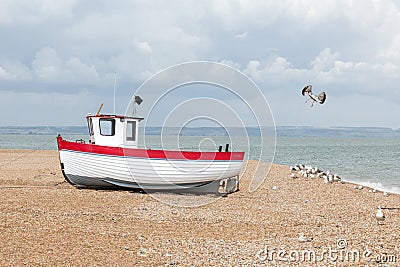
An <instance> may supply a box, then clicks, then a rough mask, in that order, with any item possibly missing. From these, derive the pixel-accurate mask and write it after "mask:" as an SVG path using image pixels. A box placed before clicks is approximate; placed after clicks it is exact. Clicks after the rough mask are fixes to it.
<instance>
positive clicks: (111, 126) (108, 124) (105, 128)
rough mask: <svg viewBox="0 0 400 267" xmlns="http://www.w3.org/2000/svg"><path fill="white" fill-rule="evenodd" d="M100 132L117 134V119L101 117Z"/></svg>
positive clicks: (111, 134)
mask: <svg viewBox="0 0 400 267" xmlns="http://www.w3.org/2000/svg"><path fill="white" fill-rule="evenodd" d="M99 123H100V134H101V135H105V136H113V135H115V119H100V121H99Z"/></svg>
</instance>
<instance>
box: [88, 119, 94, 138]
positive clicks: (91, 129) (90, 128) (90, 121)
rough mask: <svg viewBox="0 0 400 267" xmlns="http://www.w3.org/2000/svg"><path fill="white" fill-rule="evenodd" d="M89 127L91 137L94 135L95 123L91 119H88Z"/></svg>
mask: <svg viewBox="0 0 400 267" xmlns="http://www.w3.org/2000/svg"><path fill="white" fill-rule="evenodd" d="M88 127H89V135H90V136H92V135H93V134H94V133H93V123H92V119H91V118H88Z"/></svg>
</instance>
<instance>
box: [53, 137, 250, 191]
mask: <svg viewBox="0 0 400 267" xmlns="http://www.w3.org/2000/svg"><path fill="white" fill-rule="evenodd" d="M57 141H58V149H59V155H60V162H61V166H62V170H63V173H64V176H65V178H66V179H67V180H68V181H69V182H70V183H71V184H73V185H75V186H78V187H125V188H140V189H144V190H186V189H190V188H197V187H202V186H206V185H208V184H210V183H213V184H214V185H217V186H219V183H220V181H224V180H229V179H230V178H232V177H236V178H235V179H238V176H239V173H240V170H241V168H242V163H243V158H244V152H191V151H165V150H146V149H134V148H121V147H108V146H99V145H93V144H83V143H76V142H69V141H65V140H63V139H62V138H61V137H58V139H57ZM237 181H238V180H237Z"/></svg>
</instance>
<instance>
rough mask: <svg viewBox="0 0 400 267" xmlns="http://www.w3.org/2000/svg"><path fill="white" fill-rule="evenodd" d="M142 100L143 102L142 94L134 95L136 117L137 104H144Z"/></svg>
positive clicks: (134, 113) (134, 114)
mask: <svg viewBox="0 0 400 267" xmlns="http://www.w3.org/2000/svg"><path fill="white" fill-rule="evenodd" d="M142 102H143V99H142V98H141V97H140V96H138V95H135V96H134V100H133V116H134V117H136V104H138V105H140V104H142Z"/></svg>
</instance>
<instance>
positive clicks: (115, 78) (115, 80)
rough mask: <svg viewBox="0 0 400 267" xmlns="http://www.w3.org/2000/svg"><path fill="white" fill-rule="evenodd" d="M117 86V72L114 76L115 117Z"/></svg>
mask: <svg viewBox="0 0 400 267" xmlns="http://www.w3.org/2000/svg"><path fill="white" fill-rule="evenodd" d="M116 85H117V73H116V72H115V75H114V112H113V114H114V115H115V90H116Z"/></svg>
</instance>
